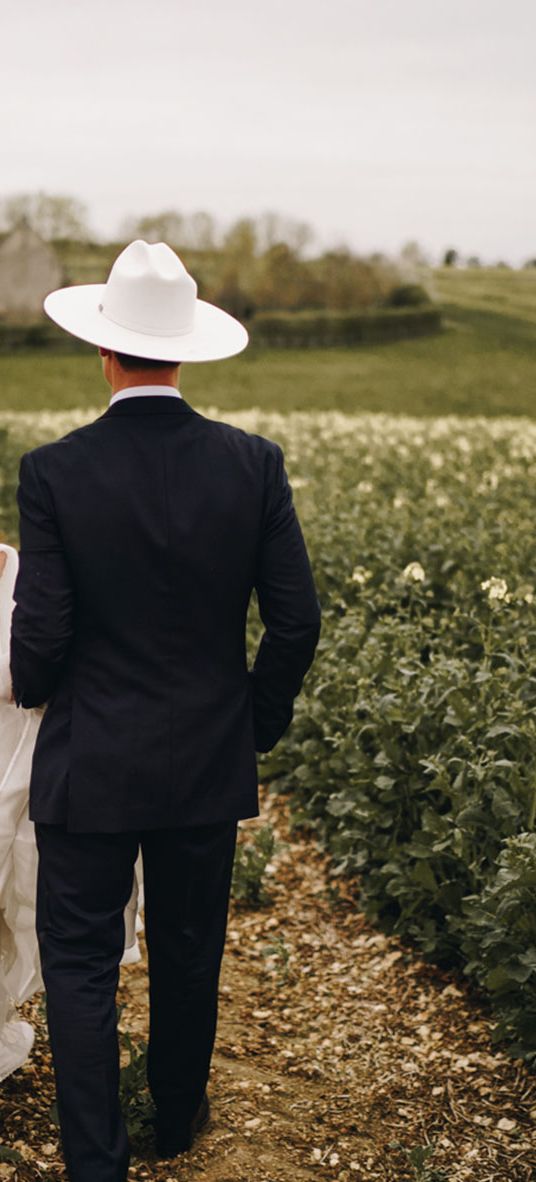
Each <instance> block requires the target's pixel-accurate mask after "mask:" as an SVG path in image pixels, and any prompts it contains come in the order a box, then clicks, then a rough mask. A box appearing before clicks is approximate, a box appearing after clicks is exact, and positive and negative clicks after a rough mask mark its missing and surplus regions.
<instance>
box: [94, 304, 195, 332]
mask: <svg viewBox="0 0 536 1182" xmlns="http://www.w3.org/2000/svg"><path fill="white" fill-rule="evenodd" d="M98 309H99V312H101V313H102V315H103V316H104V318H105V320H109V321H110V324H116V325H117V327H118V328H126V329H127V330H128V331H129V332H137V333H140V335H141V336H144V337H185V336H187V335H188V333H189V332H192V330H193V327H194V322H193V320H192V322H191V324H189V325H188V327H187V328H180V329H177V328H171V329H168V330H165V329H164V330H162V329H161V328H160V329H157V328H154V329H147V328H140V327H139V325H138V324H132V323H131V324H129V322H128V321H127V320H114V317H113V316H109V315H108V313H107V312H105V311H104V304H99V305H98Z"/></svg>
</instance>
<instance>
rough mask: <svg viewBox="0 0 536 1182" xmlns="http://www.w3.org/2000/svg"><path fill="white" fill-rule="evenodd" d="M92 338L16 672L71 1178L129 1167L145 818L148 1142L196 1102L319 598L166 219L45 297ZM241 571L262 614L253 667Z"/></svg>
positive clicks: (161, 1138)
mask: <svg viewBox="0 0 536 1182" xmlns="http://www.w3.org/2000/svg"><path fill="white" fill-rule="evenodd" d="M45 309H46V311H47V312H48V314H49V315H50V316H51V317H52V318H53V319H54V320H55V321H56V322H57V323H58V324H60V325H61V326H62V327H63V328H65V329H67V331H69V332H71V333H73V334H74V335H76V336H78V337H81V338H82V339H84V340H87V341H91V342H92V343H94V344H96V345H97V346H99V349H100V354H101V358H102V364H103V369H104V374H105V377H106V378H107V380H108V382H109V383H110V386H111V390H112V397H111V401H110V405H109V406H108V408H107V409H106V410H105V411H104V413H103V414H102V415H100V416H99V417H98V418H97V419H96V420H95V421H94V422H92V423H90V424H89V425H87V426H85V427H82V428H80V429H78V430H74V431H71V432H70V433H69V434H68V435H66V436H64V437H63V438H62V439H59V440H57V441H55V442H53V443H49V444H45V445H43V446H40V447H37V448H35V449H33V450H32V451H29V452H27V453H26V454H25V455H23V457H22V460H21V465H20V473H19V488H18V493H17V498H18V504H19V510H20V563H19V573H18V576H17V581H16V586H15V593H14V598H15V608H14V611H13V617H12V636H11V650H10V660H11V675H12V682H13V694H14V698H15V701H16V702H17V704H18V705H22V706H24V707H31V706H38V705H41V704H43V703H46V710H45V712H44V716H43V721H42V723H41V727H40V730H39V733H38V737H37V742H36V746H35V751H34V757H33V764H32V776H31V783H30V818H31V819H32V820H33V821H34V822H35V832H36V841H37V845H38V851H39V871H38V883H37V923H36V926H37V935H38V940H39V948H40V957H41V966H42V973H43V979H44V983H45V988H46V998H47V1020H48V1027H49V1033H50V1041H51V1047H52V1054H53V1059H54V1068H55V1076H56V1091H57V1101H58V1112H59V1118H60V1128H61V1138H62V1146H63V1152H64V1156H65V1161H66V1165H67V1170H68V1175H69V1178H70V1179H71V1182H125V1179H126V1177H127V1171H128V1164H129V1146H128V1137H127V1132H126V1127H125V1122H124V1119H123V1115H122V1112H121V1109H120V1105H119V1099H118V1084H119V1053H118V1040H117V1027H116V1006H115V996H116V988H117V983H118V977H119V962H120V959H121V955H122V951H123V941H124V919H123V912H124V908H125V906H126V903H127V901H128V899H129V896H130V892H131V887H132V876H133V867H134V863H135V861H136V857H137V854H138V847H139V845H140V844H141V849H142V854H143V865H144V889H145V931H146V939H147V949H148V957H149V1003H150V1038H149V1048H148V1063H147V1073H148V1082H149V1087H150V1091H151V1094H152V1097H153V1100H154V1103H155V1109H156V1143H157V1150H158V1152H159V1154H160V1155H161V1156H163V1157H173V1156H175V1155H176V1154H178V1153H181V1152H183V1151H185V1150H187V1149H188V1148H189V1147H190V1145H191V1144H192V1141H193V1138H194V1136H195V1134H196V1132H197V1131H199V1129H200V1128H201V1127H203V1125H204V1124H206V1122H207V1120H208V1116H209V1102H208V1097H207V1094H206V1084H207V1079H208V1074H209V1066H210V1060H211V1055H212V1049H213V1044H214V1038H215V1032H216V1020H217V989H218V976H219V970H220V963H221V957H222V952H223V945H224V939H225V928H226V922H227V907H228V898H229V889H230V882H231V872H232V865H233V856H234V850H235V841H236V830H237V823H238V821H239V820H240V819H241V818H247V817H254V816H257V815H258V812H259V809H258V797H257V775H256V770H257V769H256V755H255V753H256V752H263V751H268V750H270V749H271V748H272V747H273V746H274V744H275V743H276V742H277V741H278V739H279V738H280V737H281V736H282V734H283V733H284V731H285V730H286V728H287V727H288V725H289V723H290V721H291V719H292V713H293V702H294V699H295V697H296V695H297V694H298V693H299V690H300V688H301V684H302V681H303V677H304V675H305V673H306V671H307V669H308V668H309V666H310V664H311V662H312V660H313V655H314V651H315V647H316V644H317V641H318V636H319V628H320V608H319V603H318V598H317V595H316V590H315V586H314V582H313V577H312V573H311V568H310V564H309V560H308V556H307V552H306V548H305V544H304V540H303V536H302V532H301V529H300V525H299V522H298V519H297V517H296V514H295V511H294V508H293V505H292V494H291V489H290V486H289V483H288V480H287V476H286V473H285V468H284V459H283V453H282V451H281V448H280V447H279V446H278V445H277V444H275V443H273V442H271V441H270V440H268V439H265V438H263V437H261V436H258V435H251V434H247V433H246V432H244V431H241V430H238V429H236V428H233V427H231V426H229V425H228V424H225V423H221V422H214V421H212V420H210V419H207V418H205V417H204V416H203V415H201V414H199V413H198V412H197V411H195V410H194V409H193V407H191V406H190V405H189V404H188V403H187V402H186V401H185V399H184V398H183V397H182V396H181V394H180V392H179V390H178V373H179V363H180V362H182V361H203V360H211V359H215V358H220V357H225V356H230V355H232V354H233V353H237V352H239V351H240V350H241V349H242V348H244V346H245V344H246V343H247V333H246V331H245V329H244V328H243V327H242V326H241V325H240V324H238V322H237V321H236V320H234V319H233V318H232V317H230V316H228V315H227V314H226V313H225V312H223V311H222V310H221V309H218V308H215V307H214V306H213V305H210V304H206V303H205V302H204V301H202V300H199V299H198V298H197V288H196V285H195V283H194V281H193V279H192V278H191V276H190V275H188V272H187V271H186V270H185V268H184V266H183V265H182V263H181V261H180V260H179V259H178V257H177V255H176V254H175V253H174V252H173V251H172V250H171V249H170V248H169V247H167V246H166V245H165V244H163V243H158V244H156V245H155V246H150V245H148V244H147V243H144V242H135V243H132V244H131V245H130V246H129V247H127V248H126V249H125V250H124V251H123V252H122V254H121V255H120V256H119V258H118V259H117V260H116V262H115V264H114V266H113V268H112V271H111V273H110V276H109V278H108V282H107V283H106V284H105V285H90V286H83V287H72V288H64V289H61V290H60V291H57V292H53V293H52V294H51V295H50V296H48V297H47V300H46V301H45ZM253 588H256V591H257V595H258V601H259V609H260V614H261V617H262V621H263V624H264V628H265V631H264V634H263V636H262V639H261V642H260V645H259V648H258V651H257V654H256V658H255V661H254V664H253V668H252V669H251V670H248V668H247V659H246V646H245V624H246V614H247V609H248V603H249V600H250V596H251V593H252V590H253Z"/></svg>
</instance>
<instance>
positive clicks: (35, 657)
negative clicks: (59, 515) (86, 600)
mask: <svg viewBox="0 0 536 1182" xmlns="http://www.w3.org/2000/svg"><path fill="white" fill-rule="evenodd" d="M17 503H18V506H19V528H20V551H19V568H18V572H17V578H16V580H15V587H14V591H13V598H14V600H15V607H14V609H13V614H12V617H11V642H10V665H11V678H12V682H13V696H14V699H15V702H16V703H17V706H25V707H31V706H40V705H42V704H43V703H44V702H46V701H48V699H49V698H50V697H51V696H52V694H53V693H54V690H55V689H56V687H57V685H58V683H59V681H60V679H61V675H62V672H63V669H64V666H65V662H66V659H67V656H68V653H69V649H70V646H71V642H72V636H73V615H74V610H73V609H74V589H73V585H72V579H71V575H70V571H69V567H68V564H67V561H66V557H65V553H64V550H63V546H62V541H61V537H60V534H59V530H58V526H57V521H56V518H55V514H54V510H53V506H52V504H51V502H50V500H49V498H48V496H47V494H46V492H45V489H44V488H43V485H42V484H41V482H40V480H39V476H38V474H37V467H36V463H35V460H34V456H33V453H32V452H26V453H25V455H23V456H22V458H21V462H20V468H19V485H18V488H17Z"/></svg>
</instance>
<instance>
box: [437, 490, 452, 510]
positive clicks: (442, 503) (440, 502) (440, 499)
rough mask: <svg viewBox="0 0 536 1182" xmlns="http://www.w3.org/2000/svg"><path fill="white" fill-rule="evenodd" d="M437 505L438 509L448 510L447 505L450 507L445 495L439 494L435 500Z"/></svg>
mask: <svg viewBox="0 0 536 1182" xmlns="http://www.w3.org/2000/svg"><path fill="white" fill-rule="evenodd" d="M435 503H436V505H437V507H438V509H446V507H447V505H450V501H449V498H448V497H446V496H445V495H444V494H443V493H438V494H437V497H436V499H435Z"/></svg>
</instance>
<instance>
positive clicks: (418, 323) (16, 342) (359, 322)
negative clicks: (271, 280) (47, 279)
mask: <svg viewBox="0 0 536 1182" xmlns="http://www.w3.org/2000/svg"><path fill="white" fill-rule="evenodd" d="M248 327H249V330H250V334H251V340H252V342H254V343H255V344H258V345H262V346H265V347H267V348H277V349H282V348H297V349H299V348H327V347H330V346H352V345H365V344H381V343H382V342H383V341H397V340H401V339H405V338H409V337H417V336H424V335H427V334H430V333H435V332H439V330H440V329H441V311H440V309H439V308H437V307H431V306H429V305H423V306H422V307H411V308H383V309H376V310H374V311H372V312H258V313H257V314H256V316H254V318H253V320H251V321H250V323H249V325H248ZM93 348H94V347H93V346H92V345H87V344H85V343H84V342H83V341H78V340H77V339H76V337H72V336H69V335H68V334H67V333H65V332H63V331H62V330H61V329H59V328H57V327H56V325H54V324H52V323H51V322H49V321H44V320H43V321H39V322H37V323H35V324H27V325H10V324H6V323H1V322H0V354H1V353H16V352H22V351H26V350H29V349H47V350H51V351H54V352H62V353H71V352H88V351H91V350H92V349H93Z"/></svg>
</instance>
